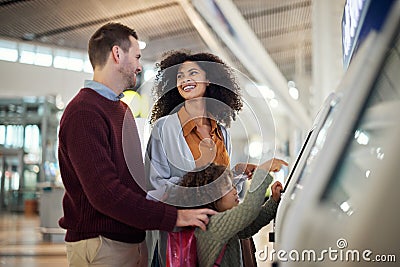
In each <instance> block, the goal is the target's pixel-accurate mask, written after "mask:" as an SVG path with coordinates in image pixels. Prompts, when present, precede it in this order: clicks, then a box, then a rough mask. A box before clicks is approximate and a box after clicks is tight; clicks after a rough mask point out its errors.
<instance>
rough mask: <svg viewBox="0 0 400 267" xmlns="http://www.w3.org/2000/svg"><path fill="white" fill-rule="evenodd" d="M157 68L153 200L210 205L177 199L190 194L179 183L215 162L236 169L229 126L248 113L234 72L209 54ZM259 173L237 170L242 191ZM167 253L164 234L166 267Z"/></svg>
mask: <svg viewBox="0 0 400 267" xmlns="http://www.w3.org/2000/svg"><path fill="white" fill-rule="evenodd" d="M157 67H158V73H157V76H156V83H155V86H154V88H153V94H154V96H155V98H156V102H155V105H154V107H153V110H152V114H151V124H152V125H153V130H152V134H151V137H150V139H149V142H148V146H147V152H146V158H145V166H146V171H147V174H148V176H147V177H148V179H149V180H148V189H149V191H148V198H150V199H155V200H158V201H164V202H166V203H168V204H171V205H174V206H180V207H183V206H199V205H200V204H204V203H187V202H183V201H184V200H183V198H179V197H176V196H177V194H178V192H179V190H184V189H182V188H181V187H179V186H178V184H179V182H180V181H181V179H182V177H183V175H184V174H185V173H187V172H189V171H192V170H193V169H195V168H199V167H203V166H204V167H206V166H207V165H209V164H210V163H215V164H218V165H223V166H230V156H229V155H230V152H231V143H230V136H229V133H228V132H227V130H226V128H225V127H229V126H230V123H231V121H232V120H234V119H235V117H236V114H237V113H238V112H239V111H240V110H241V109H242V106H243V103H242V99H241V96H240V88H239V86H238V85H237V83H236V81H235V78H234V75H233V73H232V70H231V69H230V68H229V67H228V66H227V65H226V64H225V63H224V62H223V61H222V60H221V59H219V58H218V57H217V56H215V55H212V54H209V53H197V54H191V53H189V52H186V51H170V52H168V53H166V54H165V55H164V58H163V60H162V61H161V62H160V63H159V64H157ZM255 168H256V165H254V164H245V163H240V164H237V165H236V166H235V168H234V169H233V171H234V173H235V176H236V179H235V180H236V181H235V183H236V184H237V186H238V190H239V191H240V190H241V188H240V186H241V184H242V183H238V180H242V181H243V180H244V179H243V178H244V177H251V175H252V172H253V170H254V169H255ZM239 174H244V175H239ZM219 197H221V196H220V195H216V196H214V198H215V199H218V198H219ZM152 234H154V232H153V233H152ZM155 238H157V236H156V237H155ZM149 247H151V245H149ZM151 251H152V250H150V252H151ZM165 251H166V233H162V234H161V236H160V240H159V252H160V254H161V257H160V260H161V265H162V266H164V264H163V260H164V259H165ZM150 254H151V253H150ZM253 260H254V258H253ZM253 262H254V261H253Z"/></svg>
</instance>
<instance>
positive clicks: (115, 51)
mask: <svg viewBox="0 0 400 267" xmlns="http://www.w3.org/2000/svg"><path fill="white" fill-rule="evenodd" d="M119 52H120V48H119V47H118V46H116V45H114V46H113V47H112V49H111V56H112V58H113V60H114V62H115V63H119V57H120V54H119Z"/></svg>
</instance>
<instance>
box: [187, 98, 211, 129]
mask: <svg viewBox="0 0 400 267" xmlns="http://www.w3.org/2000/svg"><path fill="white" fill-rule="evenodd" d="M185 109H186V112H187V113H188V114H189V116H190V118H191V119H194V120H195V121H196V124H198V125H201V124H208V119H207V111H206V103H205V100H204V99H191V100H186V101H185Z"/></svg>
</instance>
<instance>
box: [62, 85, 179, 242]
mask: <svg viewBox="0 0 400 267" xmlns="http://www.w3.org/2000/svg"><path fill="white" fill-rule="evenodd" d="M58 157H59V164H60V171H61V177H62V180H63V183H64V187H65V195H64V199H63V209H64V217H62V218H61V219H60V220H59V225H60V226H61V227H62V228H64V229H67V233H66V237H65V240H66V241H69V242H73V241H79V240H82V239H88V238H93V237H97V236H98V235H102V236H104V237H107V238H110V239H113V240H117V241H121V242H128V243H139V242H142V241H143V240H144V238H145V231H144V230H154V229H160V230H164V231H171V230H172V229H173V227H174V225H175V223H176V218H177V210H176V208H174V207H171V206H168V205H166V204H163V203H161V202H154V201H151V200H147V199H146V197H145V196H146V193H145V192H144V191H143V190H142V188H141V187H140V186H139V185H138V182H139V184H142V185H144V181H145V177H144V167H143V160H142V154H141V146H140V140H139V136H138V133H137V128H136V124H135V121H134V118H133V116H132V113H131V112H130V110H129V108H128V107H127V105H126V104H125V103H123V102H122V101H111V100H108V99H107V98H104V97H102V96H101V95H99V94H98V93H96V92H95V91H94V90H92V89H89V88H83V89H81V90H80V92H79V93H78V94H77V95H76V96H75V97H74V99H73V100H72V101H71V102H70V103H69V104H68V106H67V108H66V109H65V111H64V114H63V116H62V118H61V122H60V131H59V148H58Z"/></svg>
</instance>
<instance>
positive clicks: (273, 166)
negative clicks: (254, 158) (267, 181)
mask: <svg viewBox="0 0 400 267" xmlns="http://www.w3.org/2000/svg"><path fill="white" fill-rule="evenodd" d="M282 165H285V166H288V163H287V162H286V161H284V160H281V159H276V158H272V159H270V160H267V161H266V162H264V163H263V164H261V165H260V166H258V168H260V169H263V170H265V171H267V172H278V171H280V170H281V168H282Z"/></svg>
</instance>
